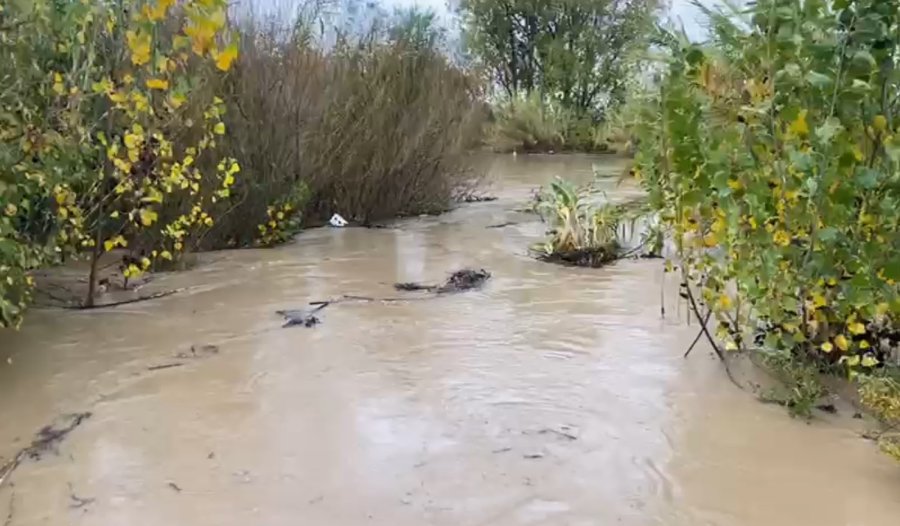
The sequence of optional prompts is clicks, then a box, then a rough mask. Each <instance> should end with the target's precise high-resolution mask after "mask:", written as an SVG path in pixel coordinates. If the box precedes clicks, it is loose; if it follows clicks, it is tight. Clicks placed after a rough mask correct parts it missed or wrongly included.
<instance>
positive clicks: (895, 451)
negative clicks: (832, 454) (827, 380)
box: [859, 375, 900, 461]
mask: <svg viewBox="0 0 900 526" xmlns="http://www.w3.org/2000/svg"><path fill="white" fill-rule="evenodd" d="M860 384H861V385H860V390H859V394H860V400H861V401H862V402H863V403H864V404H865V405H866V406H867V407H869V408H870V409H871V410H872V413H873V414H874V415H875V417H876V418H878V419H879V420H880V421H881V422H882V423H884V424H885V426H887V428H888V430H889V431H888V432H887V433H885V434H882V435H881V436H879V441H878V443H879V445H880V446H881V449H882V450H884V452H885V453H887V454H888V455H890V456H892V457H893V458H895V459H897V461H900V434H898V433H897V432H896V430H897V428H898V427H900V382H898V381H897V380H896V379H893V378H890V377H888V376H883V375H882V376H871V377H864V378H863V379H862V381H861V382H860ZM891 431H893V432H891Z"/></svg>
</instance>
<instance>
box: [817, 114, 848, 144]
mask: <svg viewBox="0 0 900 526" xmlns="http://www.w3.org/2000/svg"><path fill="white" fill-rule="evenodd" d="M843 130H844V126H843V125H842V124H841V121H840V119H838V118H837V117H828V119H826V120H825V122H824V123H822V125H821V126H819V127H818V128H816V137H818V138H819V140H821V141H822V142H824V143H826V144H827V143H830V142H831V140H832V139H834V137H835V135H837V134H838V133H840V132H842V131H843Z"/></svg>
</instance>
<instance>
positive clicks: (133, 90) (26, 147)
mask: <svg viewBox="0 0 900 526" xmlns="http://www.w3.org/2000/svg"><path fill="white" fill-rule="evenodd" d="M226 10H227V5H226V2H225V1H224V0H196V1H195V0H187V1H184V2H180V3H178V5H175V2H174V0H147V1H144V0H129V1H126V2H106V1H99V0H98V1H95V2H54V1H49V0H39V1H36V2H30V3H28V2H14V3H12V4H9V5H8V7H6V6H4V8H3V10H2V12H0V57H2V58H0V62H2V65H0V77H3V78H6V79H15V80H14V81H12V82H11V84H10V85H9V86H5V87H4V90H3V91H2V97H3V98H4V100H3V101H2V102H3V108H4V112H3V114H2V115H3V118H2V120H3V122H2V127H0V137H2V150H0V173H2V174H4V187H3V188H0V190H2V191H0V203H3V211H4V216H5V218H4V219H3V221H2V224H3V226H2V227H0V230H2V233H3V239H2V243H0V247H3V249H2V250H0V253H2V255H0V257H2V258H3V259H2V260H0V278H2V280H3V281H5V282H6V284H5V285H4V289H0V324H2V325H10V324H15V323H17V322H18V319H19V316H20V315H21V311H22V308H23V307H24V302H25V301H26V300H27V299H28V291H27V288H28V287H29V286H30V281H29V280H28V277H27V275H26V274H25V271H26V270H28V269H29V268H31V267H34V266H37V265H40V264H46V263H48V262H53V261H54V260H55V256H56V255H57V254H59V255H62V256H67V255H74V256H79V255H87V256H88V257H89V258H90V259H91V261H92V264H91V273H90V277H89V279H88V282H89V286H88V294H87V297H86V299H85V302H84V303H85V304H86V305H87V306H90V305H92V304H93V301H94V288H95V285H96V282H97V276H96V270H97V261H98V260H99V258H100V256H102V255H103V254H104V253H107V252H110V251H113V250H116V249H118V248H120V247H126V246H127V247H129V250H130V251H131V252H132V254H131V255H130V256H128V257H127V258H126V259H125V260H123V267H122V268H123V272H124V274H125V277H126V278H127V277H129V276H133V275H136V274H139V273H141V272H143V271H144V270H146V269H147V268H149V267H150V266H151V265H152V264H153V262H154V260H171V259H173V258H175V257H177V255H178V253H180V252H181V251H182V250H183V248H184V246H185V244H186V242H187V240H188V239H189V238H190V237H191V236H192V235H193V234H195V233H196V232H197V231H198V230H202V229H204V228H206V227H208V226H209V225H210V224H212V222H213V220H212V216H211V215H210V213H209V212H208V211H207V207H208V206H209V205H210V204H211V203H214V202H215V200H216V198H226V197H227V196H228V187H229V186H230V184H231V182H232V181H233V180H234V174H235V173H236V172H237V170H238V167H237V164H236V163H234V162H233V161H230V160H228V161H227V162H226V161H225V160H222V159H221V158H220V157H218V156H216V154H215V153H214V149H215V146H216V140H217V138H219V137H221V136H222V135H224V133H225V128H224V124H223V123H222V122H221V116H222V113H223V111H224V108H223V101H221V100H220V99H217V98H215V97H214V95H213V94H211V93H201V92H199V91H198V90H195V89H193V88H194V87H195V86H197V85H198V84H199V80H198V79H199V78H212V77H215V76H216V75H218V73H221V72H222V71H226V70H228V69H229V68H230V67H231V64H232V62H233V61H234V60H235V58H236V56H237V47H236V43H234V42H233V41H231V40H230V38H229V35H228V31H227V28H226ZM217 72H218V73H217ZM201 160H203V161H204V162H205V163H206V164H209V165H211V166H212V167H213V168H212V174H210V175H211V177H212V179H213V180H215V181H216V187H215V188H208V187H207V186H206V185H205V181H207V180H208V179H205V178H204V177H203V176H202V175H200V170H201V168H199V164H200V162H201ZM164 203H165V206H166V207H167V208H168V209H169V210H170V211H172V212H173V213H171V214H169V215H165V214H163V213H162V212H163V204H164ZM173 205H175V206H173ZM151 238H152V239H154V240H155V241H156V243H155V244H153V245H152V246H148V245H147V244H146V243H145V242H146V241H147V240H148V239H151ZM136 248H141V249H142V250H141V251H140V252H137V254H135V249H136ZM7 286H8V287H9V288H6V287H7Z"/></svg>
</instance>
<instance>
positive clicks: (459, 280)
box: [278, 269, 491, 327]
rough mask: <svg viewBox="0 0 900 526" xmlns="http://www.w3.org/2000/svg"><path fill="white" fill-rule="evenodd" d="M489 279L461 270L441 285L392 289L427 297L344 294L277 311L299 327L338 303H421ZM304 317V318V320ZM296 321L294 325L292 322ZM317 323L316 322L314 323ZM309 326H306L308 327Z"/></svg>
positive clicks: (480, 273)
mask: <svg viewBox="0 0 900 526" xmlns="http://www.w3.org/2000/svg"><path fill="white" fill-rule="evenodd" d="M489 279H491V273H490V272H488V271H486V270H484V269H480V270H473V269H463V270H458V271H456V272H454V273H453V274H451V275H450V277H449V278H447V280H446V281H445V282H444V284H443V285H422V284H420V283H396V284H394V288H395V289H397V290H400V291H404V292H415V291H424V292H428V293H431V294H428V295H420V296H409V297H387V298H372V297H369V296H353V295H350V294H345V295H343V296H341V297H340V298H336V299H330V300H322V301H311V302H310V303H309V304H310V305H312V306H316V307H318V308H316V309H314V310H312V311H304V310H295V311H278V314H281V315H282V316H284V317H285V318H286V319H288V323H287V324H285V327H289V326H292V325H300V324H305V323H306V322H305V321H303V320H308V317H309V316H310V315H312V314H313V313H315V312H318V311H320V310H322V309H324V308H325V307H327V306H329V305H336V304H338V303H349V302H365V303H375V302H379V303H401V302H407V301H422V300H429V299H434V298H438V297H440V296H442V295H444V294H452V293H456V292H465V291H468V290H473V289H477V288H481V287H482V286H483V285H484V284H485V283H486V282H487V281H488V280H489ZM304 316H306V318H304ZM294 319H296V320H299V321H296V322H295V323H292V321H293V320H294ZM316 323H318V321H316ZM309 326H310V325H307V327H309Z"/></svg>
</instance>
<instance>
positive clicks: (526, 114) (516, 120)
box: [488, 93, 609, 152]
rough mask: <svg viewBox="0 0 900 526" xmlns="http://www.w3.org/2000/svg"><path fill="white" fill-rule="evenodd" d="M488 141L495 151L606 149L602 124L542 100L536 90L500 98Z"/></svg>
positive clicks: (495, 109)
mask: <svg viewBox="0 0 900 526" xmlns="http://www.w3.org/2000/svg"><path fill="white" fill-rule="evenodd" d="M493 117H494V121H493V123H492V125H491V128H490V130H489V132H488V144H489V146H491V147H492V148H493V149H494V150H496V151H503V152H507V151H517V152H551V151H563V150H569V151H581V152H602V151H606V150H608V149H609V144H608V143H607V140H606V133H605V127H604V126H603V125H602V124H597V123H595V122H594V121H593V120H592V119H590V118H589V117H581V118H579V117H576V115H575V113H573V112H571V111H569V110H566V109H564V108H563V107H562V106H561V105H559V104H557V103H554V102H545V101H542V100H541V98H540V97H539V96H538V94H537V93H532V94H531V95H528V96H524V95H522V96H518V97H514V98H511V99H508V100H504V101H501V102H500V103H499V104H497V106H496V107H495V108H494V114H493Z"/></svg>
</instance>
